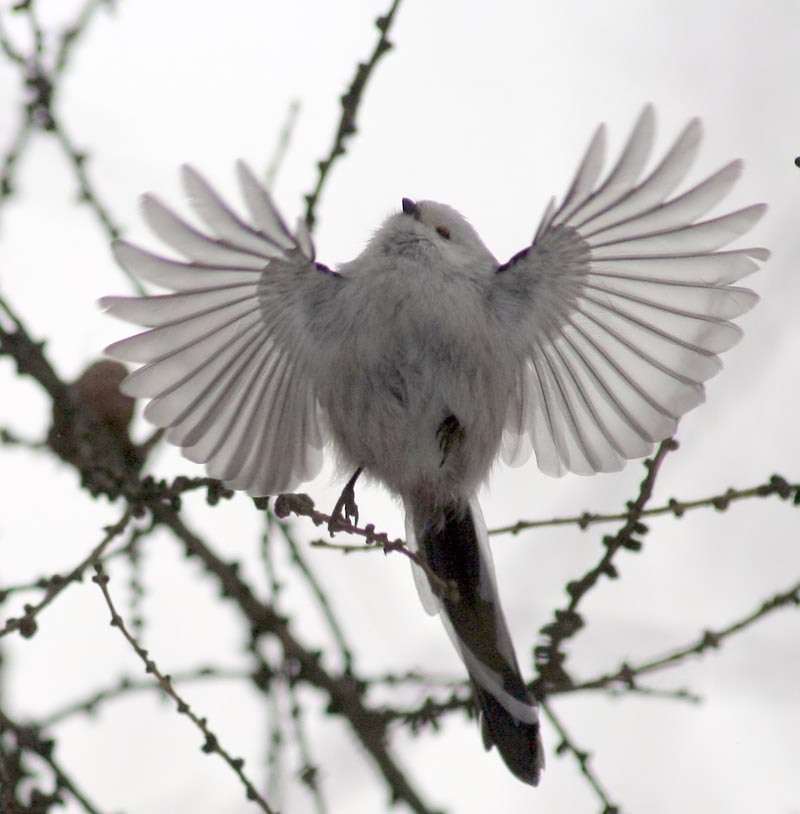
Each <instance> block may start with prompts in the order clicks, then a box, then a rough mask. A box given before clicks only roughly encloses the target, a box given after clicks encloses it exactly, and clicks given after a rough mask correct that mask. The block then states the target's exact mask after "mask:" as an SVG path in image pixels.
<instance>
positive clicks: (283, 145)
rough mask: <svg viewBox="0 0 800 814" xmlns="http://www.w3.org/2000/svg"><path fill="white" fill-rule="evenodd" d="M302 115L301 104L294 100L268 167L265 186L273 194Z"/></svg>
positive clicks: (287, 112)
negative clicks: (298, 118) (298, 120)
mask: <svg viewBox="0 0 800 814" xmlns="http://www.w3.org/2000/svg"><path fill="white" fill-rule="evenodd" d="M299 113H300V102H298V101H297V99H293V100H292V101H291V102H290V103H289V109H288V110H287V111H286V121H284V123H283V127H282V128H281V132H280V135H279V136H278V142H277V144H276V145H275V149H274V151H273V153H272V158H270V161H269V164H268V165H267V171H266V173H265V174H264V185H265V186H266V187H267V189H268V190H269V191H270V192H272V190H273V187H274V186H275V179H276V178H277V177H278V170H279V169H280V168H281V165H282V164H283V160H284V158H285V157H286V151H287V150H288V149H289V143H290V141H291V138H292V134H293V133H294V128H295V124H297V117H298V115H299Z"/></svg>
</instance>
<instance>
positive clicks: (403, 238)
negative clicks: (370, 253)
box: [371, 198, 497, 272]
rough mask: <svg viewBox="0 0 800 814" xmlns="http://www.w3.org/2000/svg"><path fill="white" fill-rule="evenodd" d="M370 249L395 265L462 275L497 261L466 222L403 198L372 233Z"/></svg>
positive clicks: (442, 208)
mask: <svg viewBox="0 0 800 814" xmlns="http://www.w3.org/2000/svg"><path fill="white" fill-rule="evenodd" d="M371 248H372V249H373V250H377V251H378V252H380V253H381V254H383V255H388V256H394V257H397V259H398V261H402V260H408V261H410V262H413V263H430V264H435V265H437V266H441V265H445V266H449V267H452V268H453V269H457V270H460V271H463V272H470V271H474V272H485V271H493V270H494V269H496V268H497V261H496V260H495V258H494V256H493V255H492V253H491V252H490V251H489V250H488V249H487V248H486V246H485V245H484V244H483V241H482V240H481V239H480V237H479V236H478V233H477V232H476V231H475V229H473V228H472V226H471V224H470V223H469V221H468V220H467V219H466V218H465V217H464V216H463V215H461V214H460V213H459V212H457V211H456V210H455V209H453V208H452V207H451V206H447V205H446V204H441V203H437V202H436V201H413V200H411V198H403V201H402V209H401V211H400V212H397V213H395V214H393V215H390V216H389V217H388V218H387V219H386V220H385V221H384V223H383V225H382V226H381V227H380V229H379V230H378V231H377V232H376V233H375V236H374V238H373V240H372V243H371Z"/></svg>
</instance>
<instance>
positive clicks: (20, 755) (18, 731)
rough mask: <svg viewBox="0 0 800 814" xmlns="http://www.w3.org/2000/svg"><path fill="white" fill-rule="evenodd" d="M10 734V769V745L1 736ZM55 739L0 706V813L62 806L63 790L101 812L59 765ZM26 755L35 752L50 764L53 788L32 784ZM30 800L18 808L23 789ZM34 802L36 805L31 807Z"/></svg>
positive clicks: (92, 812)
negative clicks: (10, 758) (45, 789)
mask: <svg viewBox="0 0 800 814" xmlns="http://www.w3.org/2000/svg"><path fill="white" fill-rule="evenodd" d="M6 735H11V736H13V739H14V741H15V744H14V746H15V749H14V751H15V752H16V753H17V754H16V755H15V757H14V760H13V769H12V771H9V770H8V769H9V767H8V765H7V764H8V762H9V761H8V760H7V758H8V752H9V751H10V749H11V747H10V745H9V744H8V742H7V740H6V738H5V737H4V736H6ZM54 751H55V743H54V742H53V741H52V740H50V739H48V738H45V737H43V736H42V734H41V732H40V730H39V729H38V728H36V727H33V726H29V725H23V724H18V723H16V722H15V721H13V720H12V719H11V718H10V717H9V716H8V715H7V714H6V713H5V712H4V711H3V709H1V708H0V780H2V781H3V782H2V783H0V812H3V814H6V812H7V813H8V814H17V812H19V814H24V812H34V811H36V812H42V814H45V812H47V811H49V810H50V809H51V808H55V807H57V808H61V807H62V806H63V803H64V800H63V796H64V792H67V793H68V794H69V795H71V796H72V798H73V799H74V800H75V801H76V802H77V803H78V804H79V805H80V806H81V807H82V808H83V810H84V811H85V812H87V814H101V811H100V809H99V808H97V807H96V806H95V805H94V804H93V803H91V802H90V801H89V798H88V797H87V796H86V794H85V793H84V792H83V791H81V790H80V789H79V788H78V785H77V783H76V782H75V781H74V780H72V778H71V777H70V776H69V775H68V774H67V772H66V771H65V770H64V769H63V768H62V767H61V764H60V763H59V762H58V761H57V760H56V759H55V757H54V756H53V752H54ZM26 755H36V757H37V758H39V759H40V760H41V761H43V762H44V763H45V765H47V766H48V767H49V768H50V771H51V772H52V773H53V776H54V778H55V789H54V790H53V791H52V792H42V791H40V790H39V789H37V788H35V787H32V785H33V784H32V779H33V774H32V773H31V772H30V771H29V770H28V769H27V767H26V766H25V765H24V763H25V756H26ZM23 790H24V793H25V795H26V797H28V799H29V800H30V803H31V806H30V807H26V808H24V809H23V808H21V806H22V805H23V800H22V797H21V793H22V792H23ZM34 806H35V808H34Z"/></svg>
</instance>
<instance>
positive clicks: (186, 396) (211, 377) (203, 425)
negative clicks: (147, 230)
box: [101, 163, 345, 495]
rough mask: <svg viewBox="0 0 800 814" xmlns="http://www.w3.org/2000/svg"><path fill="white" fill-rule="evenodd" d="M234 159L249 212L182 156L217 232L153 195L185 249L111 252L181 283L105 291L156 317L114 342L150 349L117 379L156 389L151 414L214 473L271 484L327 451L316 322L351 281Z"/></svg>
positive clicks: (124, 306) (266, 490)
mask: <svg viewBox="0 0 800 814" xmlns="http://www.w3.org/2000/svg"><path fill="white" fill-rule="evenodd" d="M237 170H238V174H239V181H240V184H241V188H242V192H243V195H244V198H245V201H246V203H247V207H248V209H249V211H250V216H251V219H252V223H253V226H250V225H248V224H246V223H245V222H243V221H242V220H240V219H239V218H238V217H237V216H236V215H235V214H234V213H233V212H232V211H231V210H230V209H229V208H228V207H227V206H226V205H225V204H224V203H223V202H222V201H221V200H220V198H219V197H218V196H217V195H216V193H215V192H214V191H213V190H212V189H211V187H210V186H209V185H208V184H207V183H206V182H205V181H204V180H203V178H202V177H201V176H200V175H198V174H197V173H196V172H195V171H194V170H192V169H191V168H189V167H184V169H183V181H184V185H185V187H186V190H187V192H188V194H189V197H190V201H191V204H192V207H193V208H194V210H195V211H196V213H197V214H198V215H199V217H200V218H201V220H202V221H203V222H204V223H205V225H206V227H207V228H208V230H209V232H210V233H211V234H210V235H208V234H204V233H202V232H200V231H198V230H196V229H195V228H194V227H192V226H190V225H189V224H188V223H186V222H185V221H183V220H181V219H180V218H179V217H178V216H176V215H175V214H174V213H173V212H171V211H170V210H169V209H167V208H166V207H165V206H164V205H163V204H161V203H160V202H159V201H158V200H156V199H155V198H153V197H150V196H145V198H144V199H143V201H142V209H143V213H144V216H145V219H146V220H147V222H148V224H149V226H150V227H151V229H152V230H153V231H154V232H155V233H156V235H158V237H160V238H161V239H162V240H163V241H164V242H165V243H167V244H168V245H169V246H171V247H172V248H173V249H175V250H176V251H177V252H179V253H180V254H181V255H183V256H184V257H185V258H186V260H185V261H177V260H171V259H168V258H165V257H161V256H159V255H156V254H152V253H150V252H147V251H144V250H143V249H140V248H138V247H137V246H133V245H131V244H129V243H126V242H124V241H117V242H116V243H115V244H114V253H115V256H116V258H117V260H118V261H119V263H120V264H121V265H122V266H123V267H124V268H126V269H127V270H128V271H130V272H131V273H133V274H134V275H136V276H137V277H139V278H140V279H142V280H146V281H148V282H152V283H155V284H156V285H158V286H160V287H162V288H165V289H168V290H171V291H172V292H174V293H171V294H166V295H162V296H153V297H141V298H128V297H106V298H104V299H103V300H101V304H102V305H103V306H104V307H105V308H107V309H108V311H109V312H110V313H111V314H113V315H114V316H117V317H120V318H122V319H125V320H127V321H129V322H133V323H136V324H138V325H141V326H144V327H146V328H148V329H149V330H147V331H145V332H144V333H140V334H138V335H136V336H132V337H130V338H129V339H123V340H122V341H121V342H116V343H114V344H113V345H111V346H110V347H109V348H107V353H108V354H109V355H111V356H113V357H115V358H117V359H121V360H124V361H131V362H143V363H144V366H143V367H140V368H139V369H138V370H137V371H135V372H134V373H132V374H131V375H130V376H129V377H128V378H127V379H126V380H125V382H124V384H123V385H122V390H123V392H125V393H127V394H128V395H130V396H135V397H137V398H149V399H151V401H150V402H149V404H148V405H147V407H146V409H145V416H146V417H147V419H148V420H149V421H151V422H152V423H153V424H155V425H156V426H158V427H166V428H168V429H167V435H166V437H167V439H168V440H169V441H170V442H172V443H173V444H176V445H177V446H179V447H181V450H182V452H183V454H184V455H185V456H186V457H187V458H189V459H190V460H193V461H197V462H200V463H205V464H206V467H207V470H208V472H209V474H210V475H211V476H212V477H216V478H220V479H221V480H223V481H225V483H226V484H227V485H228V486H230V487H232V488H235V489H245V490H247V491H248V492H249V493H250V494H251V495H268V494H275V493H277V492H283V491H289V490H291V489H292V488H294V487H295V486H296V485H297V483H298V482H300V481H303V480H308V479H309V478H311V477H313V476H314V475H315V474H316V473H317V472H318V470H319V467H320V465H321V450H322V447H323V446H324V443H325V441H326V438H325V432H324V429H323V426H324V425H323V423H322V421H321V416H320V414H319V407H318V404H317V399H316V396H315V393H314V386H313V380H314V377H313V375H312V371H311V364H310V360H311V358H313V357H312V356H311V354H312V353H313V350H314V348H315V347H316V344H315V343H319V342H320V341H322V338H321V337H320V336H319V335H316V336H315V335H314V333H313V332H312V331H311V330H310V328H309V326H310V325H311V326H313V325H314V324H315V323H316V324H319V322H320V320H319V317H320V311H321V310H322V311H324V310H325V308H326V306H327V305H329V304H330V302H331V300H332V299H333V298H334V297H335V293H336V291H337V290H338V289H339V288H340V287H341V286H342V285H344V283H345V281H344V279H343V278H342V277H340V276H339V275H337V274H335V273H334V272H331V271H330V270H328V269H327V268H325V267H324V266H321V265H319V264H316V263H315V262H314V247H313V244H312V242H311V239H310V237H309V235H308V232H307V230H306V229H305V224H304V223H302V222H301V223H300V224H299V225H298V229H297V233H296V234H295V235H292V234H291V233H290V231H289V229H288V228H287V227H286V225H285V223H284V222H283V220H282V219H281V216H280V215H279V213H278V212H277V210H276V209H275V207H274V206H273V204H272V201H271V200H270V198H269V195H268V194H267V192H266V190H265V189H264V188H263V187H262V186H261V185H260V184H259V183H258V182H257V181H256V179H255V178H254V176H253V175H252V173H251V172H250V171H249V170H248V169H247V168H246V167H245V166H244V164H241V163H240V164H239V165H238V167H237ZM310 314H313V315H315V316H316V320H315V319H314V316H312V317H311V318H309V315H310Z"/></svg>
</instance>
